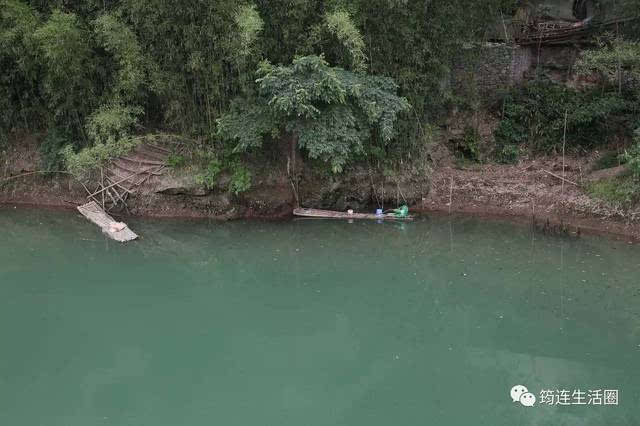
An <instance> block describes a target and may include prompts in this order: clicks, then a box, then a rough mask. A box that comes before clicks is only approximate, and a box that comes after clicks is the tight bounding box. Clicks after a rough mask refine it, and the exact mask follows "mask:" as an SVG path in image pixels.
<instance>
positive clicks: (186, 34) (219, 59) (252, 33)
mask: <svg viewBox="0 0 640 426" xmlns="http://www.w3.org/2000/svg"><path fill="white" fill-rule="evenodd" d="M512 3H513V2H510V1H506V0H489V1H482V2H479V1H472V0H447V1H445V0H435V1H429V2H406V1H395V0H366V1H365V0H350V1H340V0H310V1H306V0H305V1H301V0H294V1H291V0H272V1H268V2H267V1H262V0H260V1H256V2H255V3H252V2H249V1H240V2H238V1H232V0H220V1H215V2H212V1H209V0H187V1H184V2H180V5H179V7H177V6H176V4H175V3H174V2H168V1H166V0H107V1H98V0H87V1H82V2H80V1H64V2H62V1H60V0H56V1H50V2H43V1H41V0H0V65H1V66H2V69H3V73H2V75H1V76H0V140H4V139H6V138H7V136H8V135H9V134H11V133H13V132H16V131H20V130H27V131H29V132H44V133H45V134H49V136H48V137H46V139H45V140H46V141H47V142H46V147H43V149H42V150H41V151H42V152H43V154H45V156H47V157H51V158H49V159H48V160H51V161H48V160H47V163H48V164H49V165H50V166H51V165H53V164H54V163H59V161H58V159H59V150H60V148H62V147H63V146H65V145H70V146H71V147H72V148H71V149H72V150H73V151H78V150H80V149H82V148H86V147H91V146H94V145H96V144H102V145H112V146H114V147H115V145H117V143H118V140H126V139H127V138H128V137H130V136H131V135H134V134H136V133H139V132H141V131H144V129H145V128H146V129H154V130H164V131H171V132H178V133H181V134H184V135H188V136H192V137H196V138H198V139H200V140H203V141H209V142H214V143H215V142H216V136H215V135H216V134H217V132H218V129H217V126H216V121H217V119H219V118H220V117H221V116H223V114H225V113H227V112H229V111H230V110H231V111H237V108H239V99H244V100H245V101H246V102H249V103H251V102H254V100H255V99H257V98H259V97H260V96H263V95H262V94H260V93H258V91H257V89H258V87H257V86H256V84H255V82H254V80H255V75H254V73H255V70H256V69H257V68H258V64H259V63H261V61H263V60H267V61H269V62H270V63H272V64H277V65H274V66H273V67H274V70H276V69H279V68H278V67H279V66H280V65H282V66H283V67H287V66H291V65H292V64H293V61H294V59H295V58H297V57H305V56H306V57H314V56H315V57H319V56H321V55H324V58H325V60H326V62H327V66H329V67H331V68H335V69H336V70H338V69H343V70H348V71H344V72H342V74H341V75H342V77H346V74H345V73H346V72H352V73H353V75H352V76H351V77H349V78H351V79H352V80H353V81H354V82H355V79H359V80H361V81H362V82H366V83H365V84H364V85H363V87H365V88H367V90H369V93H370V94H371V93H373V92H375V88H374V87H372V86H371V85H372V84H382V87H381V88H380V89H381V90H382V91H383V92H386V91H387V89H388V88H389V87H390V86H389V85H391V84H392V83H391V80H389V79H393V80H394V81H395V82H396V83H397V84H398V89H397V90H399V93H398V94H399V95H400V96H404V97H406V98H407V99H408V100H409V102H410V103H411V105H412V107H413V108H412V109H411V110H410V111H409V110H407V109H406V108H402V109H403V110H406V111H407V112H406V113H403V114H400V115H399V116H398V117H397V120H398V123H397V125H396V126H395V127H396V128H397V129H399V131H400V133H399V135H398V136H397V137H396V143H395V144H394V146H395V149H393V150H388V151H387V153H386V155H389V154H391V155H393V156H396V157H398V158H400V157H402V156H404V155H409V154H410V152H411V151H412V150H413V149H414V148H415V146H416V144H422V143H424V140H423V139H424V135H423V134H422V133H421V132H419V122H420V121H423V120H430V119H433V118H434V117H437V116H438V115H439V114H441V113H442V112H443V111H445V108H446V107H447V103H448V102H451V99H452V97H451V90H450V88H449V87H448V86H447V84H445V83H446V80H447V74H448V70H449V69H450V66H451V60H452V58H453V57H455V56H456V55H457V52H458V51H460V49H461V47H462V45H463V43H464V42H466V41H469V40H476V39H482V38H483V37H484V34H486V29H487V28H488V26H490V25H492V24H491V22H492V20H493V19H495V18H496V17H498V16H500V12H501V9H503V8H507V9H508V8H510V7H511V6H512ZM505 10H506V9H505ZM283 69H284V68H283ZM365 74H366V75H367V76H368V77H371V78H365V77H364V75H365ZM374 76H376V77H374ZM347 83H350V82H348V81H347V80H345V81H344V82H343V84H347ZM393 92H394V94H395V92H396V87H395V86H394V87H393ZM352 95H353V94H352ZM351 97H352V96H351ZM243 112H244V113H245V115H251V113H252V111H251V110H245V111H243ZM361 112H364V113H365V115H366V112H367V110H366V109H365V110H362V111H361ZM369 112H370V113H371V115H370V117H369V118H371V117H373V115H375V114H376V112H374V111H369ZM356 115H357V114H356ZM356 115H354V116H353V117H351V118H348V119H347V118H345V119H342V118H340V114H339V112H338V110H337V109H335V110H333V111H331V112H329V111H327V113H326V114H322V115H321V116H319V118H321V120H324V124H325V125H327V124H329V123H330V121H331V120H332V119H334V120H337V119H338V118H340V120H341V122H342V126H343V127H342V128H341V129H339V130H338V134H340V135H341V136H340V138H341V142H339V143H337V144H336V146H327V147H324V148H323V147H321V146H319V145H314V143H313V142H312V141H310V140H309V139H308V138H305V137H304V136H303V135H302V133H301V140H300V144H301V146H305V147H306V149H307V150H308V151H309V152H310V153H312V152H313V153H315V154H318V155H320V156H322V155H324V154H323V153H324V152H325V151H326V152H327V153H328V155H329V156H330V157H332V161H333V162H334V166H338V168H339V167H340V165H341V164H343V161H344V159H345V158H346V152H344V153H342V154H339V155H338V151H339V150H340V149H341V148H338V145H342V144H345V143H346V144H347V145H350V146H352V147H357V146H360V145H361V144H365V141H364V139H362V138H363V137H364V136H363V135H358V137H357V138H355V133H354V132H355V127H356V125H355V123H356V122H359V123H362V121H361V117H360V116H356ZM332 117H333V118H332ZM395 118H396V117H394V119H395ZM381 120H382V121H379V122H377V123H371V124H375V125H376V126H380V125H381V127H379V128H378V130H380V131H382V133H380V132H378V131H377V130H373V131H370V132H369V133H370V135H371V139H372V140H371V141H367V143H371V144H375V143H376V141H375V139H378V140H380V137H382V139H386V138H388V123H386V122H384V121H385V120H386V118H385V117H381ZM299 124H300V125H302V121H301V122H300V123H299ZM305 126H307V127H308V126H309V123H306V124H305ZM374 127H375V126H374ZM316 130H318V129H316ZM358 130H362V131H363V132H365V133H366V131H365V130H366V129H364V128H363V129H358ZM303 133H304V134H309V133H308V132H303ZM365 133H363V134H365ZM330 139H331V137H329V135H325V139H324V140H325V141H329V140H330ZM356 139H357V140H356ZM327 143H328V142H327ZM212 146H213V145H212ZM357 150H358V149H355V150H351V149H349V150H348V151H351V152H355V151H357ZM66 152H67V153H69V152H70V151H69V150H67V151H66Z"/></svg>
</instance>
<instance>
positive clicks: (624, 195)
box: [586, 175, 640, 208]
mask: <svg viewBox="0 0 640 426" xmlns="http://www.w3.org/2000/svg"><path fill="white" fill-rule="evenodd" d="M586 189H587V193H588V194H589V195H590V196H592V197H593V198H596V199H598V200H600V201H602V202H604V203H606V204H609V205H612V206H616V207H623V208H626V207H630V206H632V205H634V204H635V203H637V201H638V195H639V190H640V185H639V184H638V181H637V179H635V178H634V177H633V176H629V175H627V176H618V177H614V178H609V179H602V180H600V181H597V182H593V183H591V184H589V185H588V186H587V188H586Z"/></svg>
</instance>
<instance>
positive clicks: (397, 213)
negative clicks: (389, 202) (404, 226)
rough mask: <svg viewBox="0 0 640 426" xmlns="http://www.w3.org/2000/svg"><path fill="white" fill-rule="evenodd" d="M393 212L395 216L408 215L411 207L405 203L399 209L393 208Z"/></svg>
mask: <svg viewBox="0 0 640 426" xmlns="http://www.w3.org/2000/svg"><path fill="white" fill-rule="evenodd" d="M391 214H393V215H394V216H395V217H407V216H409V207H407V205H406V204H403V205H402V206H400V207H398V208H397V209H393V210H391Z"/></svg>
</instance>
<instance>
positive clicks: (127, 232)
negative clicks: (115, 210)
mask: <svg viewBox="0 0 640 426" xmlns="http://www.w3.org/2000/svg"><path fill="white" fill-rule="evenodd" d="M78 211H79V212H80V213H81V214H82V216H84V217H86V218H87V219H89V220H90V221H91V222H93V223H95V224H96V225H98V226H99V227H100V229H102V232H103V233H104V234H105V235H106V236H107V237H109V238H111V239H113V240H116V241H118V242H121V243H124V242H127V241H132V240H135V239H136V238H138V236H137V235H136V234H135V233H134V232H133V231H132V230H131V229H129V227H128V226H127V225H126V224H124V223H120V222H118V221H116V220H114V219H113V218H112V217H111V216H109V215H108V214H107V213H105V211H104V210H102V208H101V207H100V206H99V205H98V203H96V202H95V201H91V202H89V203H87V204H83V205H82V206H78Z"/></svg>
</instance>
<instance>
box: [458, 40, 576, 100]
mask: <svg viewBox="0 0 640 426" xmlns="http://www.w3.org/2000/svg"><path fill="white" fill-rule="evenodd" d="M578 54H579V51H578V49H577V48H576V47H573V46H541V47H540V48H538V47H537V46H513V45H508V44H504V43H486V44H483V45H474V46H469V47H467V49H465V51H464V53H463V54H462V56H461V57H459V58H457V59H456V60H455V61H454V66H453V73H452V86H453V87H452V88H453V91H454V93H456V94H457V95H458V96H462V97H469V96H471V95H474V94H475V95H476V96H479V97H480V99H482V100H483V101H489V102H490V101H491V100H495V99H497V98H499V97H500V94H501V93H503V92H504V91H505V90H506V89H508V88H509V87H512V86H514V85H517V84H519V83H522V82H524V81H526V80H531V79H533V78H535V77H536V76H545V77H547V78H549V79H551V80H554V81H558V82H562V83H567V82H569V81H570V80H571V78H572V73H571V71H572V68H573V64H574V63H575V60H576V58H577V57H578Z"/></svg>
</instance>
